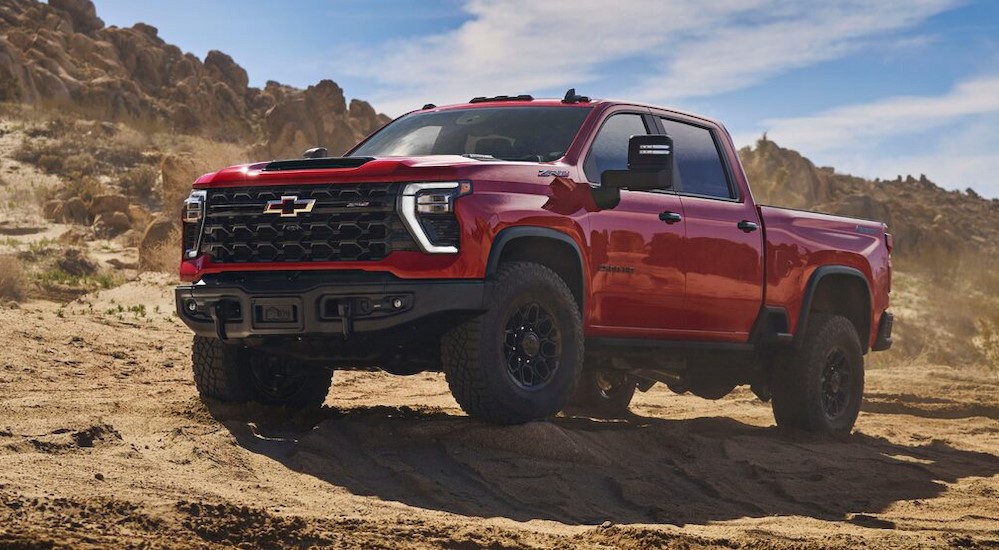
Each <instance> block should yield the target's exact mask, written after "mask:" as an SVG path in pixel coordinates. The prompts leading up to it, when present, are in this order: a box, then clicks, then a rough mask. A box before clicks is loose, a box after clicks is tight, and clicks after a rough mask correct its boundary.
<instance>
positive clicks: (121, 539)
mask: <svg viewBox="0 0 999 550" xmlns="http://www.w3.org/2000/svg"><path fill="white" fill-rule="evenodd" d="M171 285H172V283H171V282H170V280H169V278H168V277H166V276H148V275H147V276H144V277H143V278H142V279H141V280H139V281H134V282H131V283H128V284H126V285H125V286H123V287H119V288H116V289H112V290H105V291H101V292H98V293H94V294H90V295H87V296H84V297H83V298H81V299H80V300H78V301H76V302H73V303H71V304H69V305H68V306H60V305H59V304H55V303H52V302H45V301H33V302H29V303H26V304H22V305H21V306H20V307H19V308H16V309H10V308H0V334H2V336H3V346H2V347H0V546H2V547H8V546H14V547H49V546H53V545H54V546H66V547H74V548H83V547H88V546H92V547H119V546H123V545H133V546H140V547H141V546H144V547H203V546H209V547H214V546H219V547H227V546H234V545H239V544H246V545H247V546H249V547H265V548H266V547H287V546H292V547H304V546H310V545H315V546H336V547H347V548H355V547H356V548H400V547H402V548H405V547H412V548H437V547H441V548H478V547H488V548H536V547H555V548H660V547H677V548H679V547H683V548H690V547H693V548H698V547H732V548H739V547H751V548H803V547H804V548H813V547H814V548H819V547H821V548H831V547H850V548H854V547H859V546H861V545H865V546H868V547H875V548H897V547H955V546H961V547H986V548H999V381H997V379H996V377H995V375H994V374H990V373H987V372H984V371H976V370H974V369H971V368H968V369H961V370H957V369H951V368H948V367H942V366H935V365H909V366H904V367H898V368H892V369H877V370H872V371H870V372H869V373H868V398H867V402H866V405H865V406H864V409H863V413H862V414H861V417H860V419H859V421H858V424H857V431H856V432H855V433H854V434H852V435H850V436H845V437H816V436H811V435H805V434H801V433H789V432H782V431H779V430H777V429H776V428H775V427H773V422H772V417H771V413H770V409H769V406H768V405H766V404H763V403H760V402H759V401H757V400H756V399H755V398H753V396H752V395H751V394H750V393H749V392H748V391H737V392H736V393H734V394H733V395H730V396H728V397H727V398H725V399H722V400H719V401H705V400H701V399H698V398H695V397H690V396H678V395H675V394H672V393H671V392H669V390H667V389H666V388H664V387H660V386H656V387H654V388H653V389H652V390H650V391H649V392H648V393H645V394H640V395H639V396H638V397H637V398H636V402H635V405H634V406H633V410H634V412H635V416H634V417H633V418H631V419H630V420H628V421H623V422H600V421H595V420H591V419H588V418H561V417H560V418H556V419H554V420H553V421H551V422H540V423H531V424H527V425H523V426H515V427H495V426H489V425H485V424H482V423H479V422H476V421H473V420H471V419H469V418H467V417H466V416H464V415H463V414H462V412H461V411H460V410H459V409H458V407H457V405H456V404H455V402H454V400H453V399H452V398H451V396H450V394H449V393H448V390H447V385H446V383H445V382H444V380H443V377H442V376H440V375H438V374H429V373H428V374H421V375H416V376H412V377H394V376H391V375H387V374H381V373H369V372H358V373H350V372H338V373H336V376H335V377H334V384H333V389H332V390H331V392H330V395H329V397H328V399H327V401H326V406H325V407H324V408H323V409H322V410H321V411H315V412H312V413H308V414H305V413H294V412H291V411H287V410H282V409H269V408H263V407H260V406H252V405H251V406H231V405H220V404H216V403H208V404H207V405H206V404H203V403H202V402H201V401H200V400H199V399H198V397H197V394H196V392H195V389H194V386H193V383H192V381H191V369H190V358H189V355H188V349H189V345H190V336H189V334H188V332H187V330H186V329H185V327H183V326H182V324H181V323H180V322H179V321H178V320H177V319H176V318H175V317H174V316H173V314H172V303H171V300H172V296H171V288H172V286H171ZM139 306H143V307H144V309H143V308H140V307H139Z"/></svg>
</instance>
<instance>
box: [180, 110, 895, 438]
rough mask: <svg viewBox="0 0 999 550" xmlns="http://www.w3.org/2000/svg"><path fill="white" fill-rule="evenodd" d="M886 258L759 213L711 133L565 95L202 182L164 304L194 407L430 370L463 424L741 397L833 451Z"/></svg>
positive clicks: (856, 397)
mask: <svg viewBox="0 0 999 550" xmlns="http://www.w3.org/2000/svg"><path fill="white" fill-rule="evenodd" d="M891 248H892V238H891V235H890V234H888V233H887V232H886V226H885V225H884V224H882V223H880V222H871V221H864V220H858V219H851V218H844V217H836V216H830V215H824V214H816V213H811V212H802V211H795V210H788V209H783V208H774V207H769V206H761V205H757V204H756V203H755V202H754V201H753V195H752V193H751V191H750V189H749V184H748V182H747V181H746V176H745V174H744V173H743V170H742V167H741V165H740V163H739V157H738V156H737V154H736V149H735V147H734V146H733V144H732V141H731V138H730V136H729V134H728V132H727V131H726V130H725V128H724V127H723V126H722V125H721V124H719V123H717V122H715V121H712V120H709V119H706V118H703V117H700V116H697V115H693V114H689V113H683V112H679V111H674V110H670V109H664V108H661V107H655V106H651V105H642V104H638V103H629V102H622V101H605V100H591V99H589V98H587V97H583V96H580V95H577V94H576V93H575V91H574V90H570V91H569V93H567V94H566V97H565V98H564V99H561V100H558V99H552V100H549V99H533V98H532V97H530V96H498V97H491V98H484V97H482V98H475V99H473V100H471V101H470V102H469V103H467V104H460V105H451V106H446V107H437V106H434V105H426V106H424V107H423V108H422V109H420V110H417V111H413V112H411V113H408V114H406V115H403V116H401V117H399V118H398V119H396V120H394V121H393V122H391V123H389V124H388V125H386V126H385V127H383V128H382V129H380V130H379V131H377V132H375V133H374V134H372V135H371V136H369V137H368V138H366V139H365V140H364V141H362V142H361V143H360V144H358V145H357V146H355V147H354V148H353V149H352V150H350V151H348V152H347V153H346V154H345V155H344V156H343V157H334V158H329V157H326V156H325V151H324V150H322V149H319V148H317V149H314V150H310V151H307V152H306V155H305V156H304V158H302V159H296V160H282V161H272V162H262V163H256V164H249V165H243V166H234V167H230V168H226V169H223V170H220V171H218V172H214V173H210V174H206V175H204V176H202V177H201V178H199V179H198V180H197V181H196V182H195V184H194V190H193V191H192V193H191V195H190V197H189V198H188V199H187V200H186V201H185V204H184V210H183V259H182V263H181V268H180V273H181V276H182V279H183V280H184V281H186V282H188V283H189V284H184V285H181V286H179V287H177V289H176V303H177V310H178V314H179V315H180V317H181V319H183V320H184V322H185V323H186V324H187V325H188V326H189V327H191V329H193V331H194V332H195V334H196V335H195V337H194V344H193V365H194V378H195V383H196V385H197V387H198V390H199V391H200V393H201V395H202V396H203V397H208V398H212V399H217V400H223V401H249V400H255V401H260V402H264V403H271V404H280V405H290V406H319V405H321V404H322V403H323V401H324V400H325V398H326V395H327V392H328V390H329V387H330V383H331V379H332V373H333V370H335V369H357V368H361V369H366V368H367V369H370V368H381V369H384V370H385V371H388V372H390V373H394V374H400V375H406V374H414V373H417V372H421V371H425V370H437V371H440V370H442V371H443V372H444V373H445V375H446V379H447V381H448V384H449V385H450V388H451V391H452V393H453V394H454V397H455V399H456V400H457V402H458V403H459V404H460V405H461V407H462V408H463V409H464V410H465V411H467V412H468V414H470V415H472V416H474V417H477V418H480V419H483V420H486V421H490V422H496V423H520V422H526V421H530V420H535V419H542V418H545V417H549V416H551V415H553V414H555V413H558V412H559V411H562V410H566V411H570V413H574V414H586V415H596V416H607V417H620V416H622V415H626V414H628V406H629V403H630V402H631V399H632V397H633V395H634V393H635V390H636V389H638V390H642V391H645V390H648V389H649V388H650V387H651V386H652V385H653V384H654V383H656V382H662V383H664V384H666V385H667V386H668V387H669V388H670V389H671V390H673V391H676V392H679V393H682V392H690V393H692V394H694V395H698V396H701V397H705V398H708V399H718V398H720V397H723V396H724V395H726V394H728V393H729V392H730V391H732V389H734V388H735V387H736V386H738V385H741V384H748V385H750V386H751V388H752V390H753V392H754V393H755V394H756V395H757V396H758V397H759V398H761V399H763V400H764V401H766V400H772V402H773V410H774V416H775V417H776V420H777V423H778V424H779V425H782V426H792V427H796V428H800V429H805V430H811V431H832V432H846V431H849V430H851V429H852V427H853V425H854V422H855V421H856V418H857V414H858V411H859V409H860V403H861V399H862V394H863V387H864V355H866V354H867V352H868V351H872V350H873V351H878V350H883V349H887V348H888V347H889V346H890V345H891V330H892V314H891V313H889V312H888V311H887V310H888V302H889V292H890V286H891V258H890V253H891Z"/></svg>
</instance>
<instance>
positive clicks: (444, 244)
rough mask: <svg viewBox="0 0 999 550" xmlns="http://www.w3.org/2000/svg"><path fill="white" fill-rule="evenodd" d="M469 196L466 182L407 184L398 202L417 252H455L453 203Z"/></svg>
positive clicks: (456, 246)
mask: <svg viewBox="0 0 999 550" xmlns="http://www.w3.org/2000/svg"><path fill="white" fill-rule="evenodd" d="M471 192H472V183H471V182H468V181H450V182H428V183H410V184H407V185H406V186H405V187H404V188H403V190H402V196H401V197H400V198H399V213H400V215H401V216H402V221H403V223H404V224H405V225H406V229H408V230H409V232H410V233H411V234H412V235H413V237H414V238H415V239H416V242H417V244H418V245H420V249H421V250H423V251H424V252H427V253H431V254H455V253H457V252H458V237H459V227H458V219H457V218H456V217H455V215H454V201H455V200H456V199H458V198H459V197H462V196H464V195H468V194H470V193H471Z"/></svg>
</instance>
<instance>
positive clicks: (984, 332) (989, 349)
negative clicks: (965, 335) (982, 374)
mask: <svg viewBox="0 0 999 550" xmlns="http://www.w3.org/2000/svg"><path fill="white" fill-rule="evenodd" d="M976 325H977V327H978V336H976V337H975V339H974V342H975V346H977V347H978V349H979V350H981V352H982V355H984V356H985V365H986V366H987V367H988V368H990V369H992V370H996V371H999V320H996V319H979V320H978V322H977V323H976Z"/></svg>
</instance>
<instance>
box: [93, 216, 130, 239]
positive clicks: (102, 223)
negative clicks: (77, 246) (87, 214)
mask: <svg viewBox="0 0 999 550" xmlns="http://www.w3.org/2000/svg"><path fill="white" fill-rule="evenodd" d="M131 226H132V222H131V220H129V219H128V214H125V213H124V212H105V213H102V214H97V216H96V217H95V218H94V233H96V234H97V235H98V236H100V237H101V238H105V239H110V238H113V237H117V236H118V235H121V234H122V233H124V232H126V231H128V230H129V229H130V228H131Z"/></svg>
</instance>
